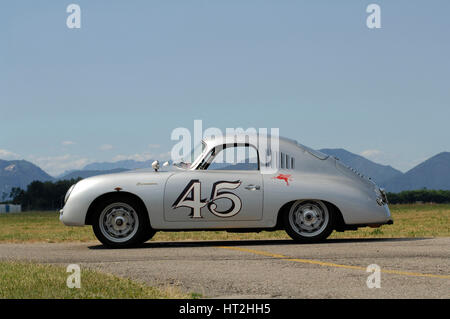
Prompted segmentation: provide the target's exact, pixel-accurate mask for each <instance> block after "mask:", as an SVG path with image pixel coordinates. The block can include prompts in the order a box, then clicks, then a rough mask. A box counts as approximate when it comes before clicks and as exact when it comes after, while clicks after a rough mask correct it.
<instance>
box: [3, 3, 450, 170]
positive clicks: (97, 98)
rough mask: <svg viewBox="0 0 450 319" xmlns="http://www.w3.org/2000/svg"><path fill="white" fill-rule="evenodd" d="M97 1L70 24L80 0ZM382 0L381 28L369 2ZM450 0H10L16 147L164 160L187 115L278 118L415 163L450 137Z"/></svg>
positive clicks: (8, 150) (26, 154)
mask: <svg viewBox="0 0 450 319" xmlns="http://www.w3.org/2000/svg"><path fill="white" fill-rule="evenodd" d="M70 3H76V4H78V5H80V7H81V29H68V28H67V26H66V18H67V16H68V15H69V14H68V13H66V7H67V6H68V5H69V4H70ZM370 3H377V4H379V5H380V7H381V21H382V22H381V23H382V28H381V29H368V28H367V27H366V18H367V16H368V13H366V7H367V5H369V4H370ZM449 12H450V2H449V1H446V0H442V1H400V0H399V1H376V2H375V1H356V0H355V1H331V0H330V1H312V0H311V1H299V0H295V1H294V0H292V1H290V0H284V1H275V0H272V1H264V0H254V1H251V0H239V1H238V0H229V1H215V0H202V1H199V0H189V1H185V0H184V1H181V0H179V1H136V0H133V1H124V0H120V1H118V0H116V1H106V0H96V1H86V0H78V1H75V0H73V1H44V0H42V1H21V0H18V1H2V2H1V4H0V39H1V42H0V117H1V118H0V120H1V126H0V158H2V159H15V158H24V159H27V160H30V161H32V162H34V163H36V164H38V165H40V166H41V167H42V168H44V169H45V170H46V171H48V172H49V173H50V174H59V173H61V172H63V171H65V170H68V169H73V168H80V167H83V166H84V165H85V164H87V163H89V162H94V161H113V160H118V159H125V158H133V159H148V158H160V159H162V158H164V157H167V153H168V152H169V151H170V149H171V147H172V146H173V145H174V144H175V141H171V140H170V133H171V132H172V130H173V129H174V128H176V127H186V128H189V129H193V123H194V120H195V119H201V120H203V126H204V128H206V127H218V128H221V129H223V130H225V128H227V127H231V128H235V127H244V128H248V127H255V128H260V127H267V128H272V127H277V128H280V134H281V135H283V136H287V137H290V138H294V139H297V140H298V141H299V142H301V143H303V144H305V145H308V146H310V147H313V148H325V147H330V148H334V147H342V148H345V149H347V150H349V151H351V152H354V153H358V154H363V155H366V156H367V157H368V158H370V159H372V160H375V161H376V162H380V163H382V164H390V165H392V166H394V167H395V168H398V169H400V170H402V171H405V170H408V169H410V168H412V167H413V166H414V165H416V164H418V163H419V162H421V161H423V160H425V159H426V158H429V157H431V156H433V155H435V154H436V153H439V152H442V151H449V150H450V145H449V144H450V142H449V136H450V134H449V133H450V128H449V124H448V123H449V119H450V87H449V86H450V78H449V76H450V63H449V57H450V41H449V34H450V19H449V18H448V13H449Z"/></svg>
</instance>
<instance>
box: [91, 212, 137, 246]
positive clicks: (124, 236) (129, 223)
mask: <svg viewBox="0 0 450 319" xmlns="http://www.w3.org/2000/svg"><path fill="white" fill-rule="evenodd" d="M138 226H139V220H138V216H137V214H136V212H135V210H134V209H133V208H132V207H131V206H130V205H128V204H125V203H114V204H111V205H109V206H108V207H106V208H105V209H104V210H103V211H102V213H101V214H100V230H101V232H102V233H103V235H104V236H105V237H106V238H108V239H109V240H111V241H113V242H124V241H127V240H129V239H131V238H132V237H133V236H134V235H135V234H136V232H137V229H138Z"/></svg>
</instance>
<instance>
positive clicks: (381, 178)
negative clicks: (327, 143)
mask: <svg viewBox="0 0 450 319" xmlns="http://www.w3.org/2000/svg"><path fill="white" fill-rule="evenodd" d="M320 151H321V152H322V153H325V154H328V155H331V156H335V157H337V158H339V160H341V161H342V162H343V163H344V164H346V165H348V166H350V167H353V168H354V169H356V170H357V171H359V172H360V173H362V174H363V175H365V176H367V177H370V178H371V179H372V180H373V181H374V182H375V183H377V184H378V185H379V186H383V187H386V183H387V182H388V181H389V180H391V179H393V178H395V177H399V176H402V175H403V173H402V172H400V171H399V170H396V169H395V168H393V167H391V166H389V165H381V164H377V163H374V162H372V161H370V160H368V159H367V158H365V157H362V156H360V155H357V154H353V153H351V152H349V151H347V150H344V149H342V148H336V149H331V148H324V149H321V150H320Z"/></svg>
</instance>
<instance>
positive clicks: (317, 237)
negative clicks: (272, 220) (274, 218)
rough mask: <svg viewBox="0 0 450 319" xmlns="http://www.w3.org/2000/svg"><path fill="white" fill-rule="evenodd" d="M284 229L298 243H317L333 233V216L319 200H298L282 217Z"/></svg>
mask: <svg viewBox="0 0 450 319" xmlns="http://www.w3.org/2000/svg"><path fill="white" fill-rule="evenodd" d="M283 222H284V228H285V230H286V232H287V233H288V235H289V236H291V238H292V239H294V240H296V241H299V242H319V241H322V240H324V239H326V238H327V237H328V236H330V234H331V232H332V231H333V223H334V215H333V212H332V211H331V210H330V209H329V208H328V207H327V205H326V204H325V203H323V202H322V201H320V200H298V201H296V202H294V203H293V204H292V206H291V207H290V208H289V210H287V211H286V212H285V214H284V215H283Z"/></svg>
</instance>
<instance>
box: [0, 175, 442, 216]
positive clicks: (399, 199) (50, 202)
mask: <svg viewBox="0 0 450 319" xmlns="http://www.w3.org/2000/svg"><path fill="white" fill-rule="evenodd" d="M80 180H81V178H78V179H71V180H62V181H57V182H39V181H34V182H32V183H31V184H30V185H28V187H27V189H26V190H23V189H21V188H19V187H14V188H12V190H11V193H10V195H9V197H10V198H11V200H9V201H7V202H5V203H10V204H20V205H22V210H23V211H29V210H58V209H60V208H62V207H63V206H64V196H65V195H66V193H67V191H68V189H69V188H70V186H71V185H73V184H75V183H77V182H78V181H80ZM387 197H388V201H389V203H391V204H411V203H417V202H423V203H450V190H429V189H421V190H413V191H403V192H400V193H387Z"/></svg>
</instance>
